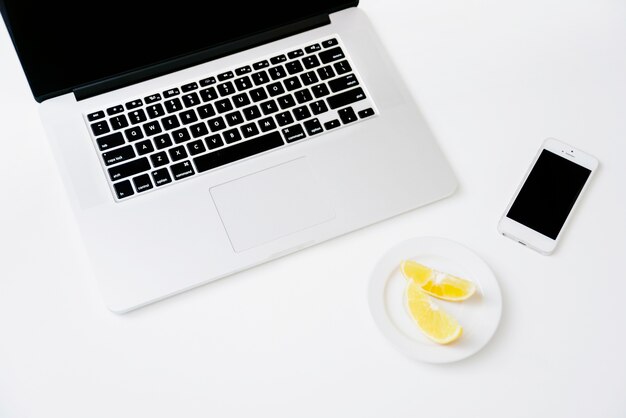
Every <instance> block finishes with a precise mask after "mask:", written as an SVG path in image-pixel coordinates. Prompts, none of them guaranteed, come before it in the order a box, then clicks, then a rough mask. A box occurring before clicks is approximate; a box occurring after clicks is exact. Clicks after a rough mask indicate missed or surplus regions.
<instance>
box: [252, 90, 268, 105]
mask: <svg viewBox="0 0 626 418" xmlns="http://www.w3.org/2000/svg"><path fill="white" fill-rule="evenodd" d="M250 97H252V100H253V101H254V102H259V101H261V100H265V99H267V93H266V92H265V89H264V88H263V87H259V88H258V89H254V90H250Z"/></svg>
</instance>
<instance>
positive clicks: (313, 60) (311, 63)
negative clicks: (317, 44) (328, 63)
mask: <svg viewBox="0 0 626 418" xmlns="http://www.w3.org/2000/svg"><path fill="white" fill-rule="evenodd" d="M302 63H303V64H304V66H305V67H306V69H307V70H310V69H311V68H315V67H319V66H320V61H319V60H318V59H317V57H316V56H315V55H309V56H308V57H304V58H302Z"/></svg>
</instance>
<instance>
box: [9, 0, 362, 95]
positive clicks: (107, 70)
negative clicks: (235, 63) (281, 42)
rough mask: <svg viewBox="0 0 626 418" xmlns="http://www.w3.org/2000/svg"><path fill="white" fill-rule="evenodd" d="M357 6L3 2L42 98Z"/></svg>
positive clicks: (325, 2)
mask: <svg viewBox="0 0 626 418" xmlns="http://www.w3.org/2000/svg"><path fill="white" fill-rule="evenodd" d="M356 3H357V2H356V1H355V0H313V1H304V2H300V1H293V0H292V1H288V0H257V1H236V0H225V1H190V0H176V1H151V2H146V1H133V0H124V1H123V0H107V1H106V2H83V3H77V2H69V1H41V0H0V9H1V10H2V14H3V16H4V19H5V23H6V24H7V28H8V29H9V32H10V34H11V36H12V38H13V42H14V45H15V47H16V50H17V52H18V55H19V57H20V61H21V63H22V67H23V68H24V71H25V73H26V77H27V78H28V81H29V83H30V86H31V89H32V91H33V94H34V96H35V97H36V98H37V99H38V100H41V99H45V98H47V97H52V96H54V95H57V94H62V93H66V92H69V91H71V90H72V88H74V87H77V86H80V85H84V84H87V83H90V82H93V81H96V80H100V79H105V78H107V77H111V76H114V75H118V74H122V73H125V72H129V71H133V70H137V69H141V68H143V67H146V66H149V65H152V64H155V63H159V62H164V61H167V60H169V59H171V58H175V57H181V56H185V55H187V54H191V53H194V52H198V51H202V50H205V49H207V48H210V47H213V46H217V45H220V44H223V43H226V42H229V41H233V40H237V39H241V38H244V37H246V36H251V35H255V34H257V33H260V32H263V31H266V30H271V29H275V28H278V27H280V26H282V25H285V24H288V23H292V22H297V21H299V20H303V19H306V18H310V17H313V16H317V15H320V14H323V13H331V12H334V11H337V10H340V9H343V8H346V7H348V6H353V5H356Z"/></svg>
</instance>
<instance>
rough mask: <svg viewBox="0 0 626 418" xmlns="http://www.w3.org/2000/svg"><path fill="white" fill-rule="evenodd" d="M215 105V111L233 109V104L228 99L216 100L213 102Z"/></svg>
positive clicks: (221, 111)
mask: <svg viewBox="0 0 626 418" xmlns="http://www.w3.org/2000/svg"><path fill="white" fill-rule="evenodd" d="M215 107H216V108H217V111H218V112H220V113H224V112H228V111H229V110H233V104H232V103H231V102H230V99H222V100H218V101H217V102H215Z"/></svg>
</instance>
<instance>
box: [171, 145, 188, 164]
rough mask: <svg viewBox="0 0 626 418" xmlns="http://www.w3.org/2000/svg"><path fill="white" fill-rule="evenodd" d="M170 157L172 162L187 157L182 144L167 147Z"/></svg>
mask: <svg viewBox="0 0 626 418" xmlns="http://www.w3.org/2000/svg"><path fill="white" fill-rule="evenodd" d="M169 154H170V159H171V160H172V161H174V162H176V161H180V160H184V159H185V158H187V151H186V150H185V147H183V146H182V145H180V146H178V147H174V148H170V149H169Z"/></svg>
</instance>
